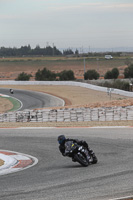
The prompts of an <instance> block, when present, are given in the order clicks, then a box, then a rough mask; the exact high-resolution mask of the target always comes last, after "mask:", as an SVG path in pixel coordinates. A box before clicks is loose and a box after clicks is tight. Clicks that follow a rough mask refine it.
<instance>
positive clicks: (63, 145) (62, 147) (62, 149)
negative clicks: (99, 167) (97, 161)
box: [58, 135, 95, 161]
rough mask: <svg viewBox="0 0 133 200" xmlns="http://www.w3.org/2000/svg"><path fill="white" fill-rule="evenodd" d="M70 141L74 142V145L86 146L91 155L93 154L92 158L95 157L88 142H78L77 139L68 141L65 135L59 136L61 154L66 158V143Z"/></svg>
mask: <svg viewBox="0 0 133 200" xmlns="http://www.w3.org/2000/svg"><path fill="white" fill-rule="evenodd" d="M68 141H73V142H74V143H77V144H79V145H82V146H84V147H85V148H86V149H87V150H88V152H89V154H91V155H92V157H95V154H94V152H93V151H92V150H91V149H90V148H89V146H88V144H87V142H86V141H83V140H77V139H69V138H67V139H66V137H65V135H59V136H58V143H59V144H60V145H59V150H60V152H61V153H62V155H63V156H66V154H65V142H68ZM89 159H90V156H89ZM73 161H74V160H73Z"/></svg>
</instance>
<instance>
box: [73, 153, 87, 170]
mask: <svg viewBox="0 0 133 200" xmlns="http://www.w3.org/2000/svg"><path fill="white" fill-rule="evenodd" d="M74 159H75V160H77V161H78V162H79V163H80V164H81V165H82V166H84V167H87V166H88V165H89V163H88V161H87V159H86V157H85V156H84V155H83V154H76V155H75V156H74Z"/></svg>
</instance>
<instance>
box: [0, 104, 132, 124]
mask: <svg viewBox="0 0 133 200" xmlns="http://www.w3.org/2000/svg"><path fill="white" fill-rule="evenodd" d="M116 120H133V106H127V107H113V108H112V107H109V108H104V107H102V108H92V109H91V108H64V109H44V110H35V111H34V110H25V111H16V112H10V113H5V114H0V122H82V121H116Z"/></svg>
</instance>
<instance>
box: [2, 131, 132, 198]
mask: <svg viewBox="0 0 133 200" xmlns="http://www.w3.org/2000/svg"><path fill="white" fill-rule="evenodd" d="M59 134H65V135H66V136H68V137H74V138H78V139H84V140H86V141H87V142H88V143H89V145H90V147H91V148H92V149H93V150H94V151H95V153H96V155H97V157H98V159H99V163H98V164H96V165H90V166H89V167H81V166H80V165H79V164H78V163H74V162H72V161H71V159H70V158H66V157H63V156H62V155H61V154H60V152H59V150H58V144H57V136H58V135H59ZM0 147H1V149H8V150H11V151H17V152H21V153H25V154H30V155H32V156H35V157H37V158H38V160H39V162H38V164H37V165H35V166H34V167H32V168H30V169H27V170H24V171H21V172H17V173H13V174H9V175H5V176H1V177H0V199H1V200H18V199H19V200H27V199H28V200H52V199H54V200H62V199H68V200H70V199H71V200H81V199H83V200H104V199H105V200H109V199H113V198H116V197H121V196H130V195H133V129H132V128H111V129H109V128H100V129H98V128H97V129H96V128H66V129H65V128H60V129H59V128H56V129H48V128H46V129H35V128H33V129H0Z"/></svg>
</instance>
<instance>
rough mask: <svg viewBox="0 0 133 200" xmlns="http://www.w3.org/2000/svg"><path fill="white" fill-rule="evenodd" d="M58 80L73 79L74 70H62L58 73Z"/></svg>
mask: <svg viewBox="0 0 133 200" xmlns="http://www.w3.org/2000/svg"><path fill="white" fill-rule="evenodd" d="M58 76H59V80H60V81H69V80H75V77H74V72H73V71H72V70H68V71H67V70H64V71H62V72H60V73H59V74H58Z"/></svg>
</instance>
